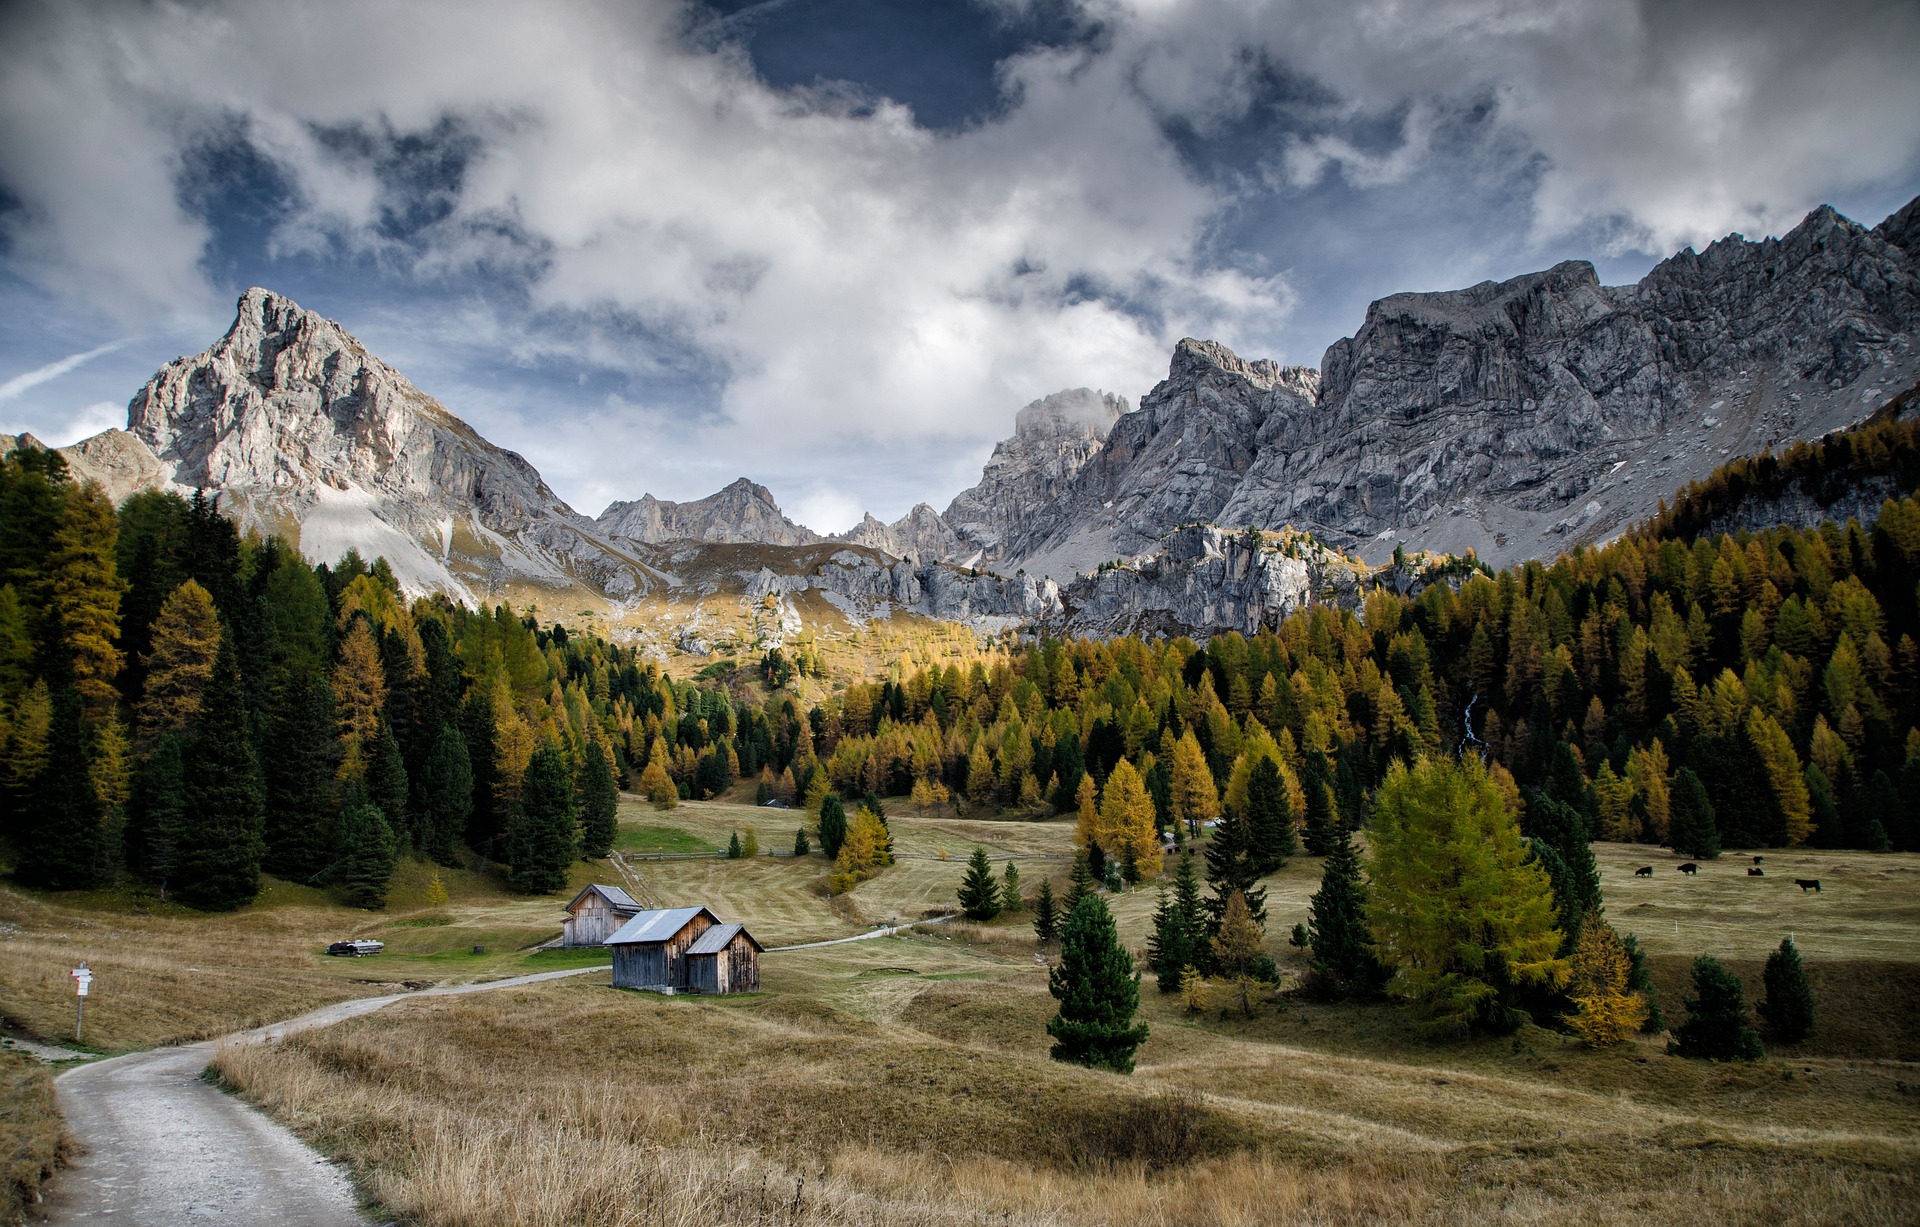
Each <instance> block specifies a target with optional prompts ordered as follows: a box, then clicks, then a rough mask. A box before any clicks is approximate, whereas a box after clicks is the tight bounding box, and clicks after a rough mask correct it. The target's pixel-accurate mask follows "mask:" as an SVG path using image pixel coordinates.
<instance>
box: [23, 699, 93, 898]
mask: <svg viewBox="0 0 1920 1227" xmlns="http://www.w3.org/2000/svg"><path fill="white" fill-rule="evenodd" d="M26 816H27V822H26V823H25V828H26V829H25V833H24V837H23V838H22V839H21V841H20V859H19V863H18V865H17V866H16V868H15V870H14V873H15V876H17V877H18V878H19V879H20V881H22V882H23V883H25V884H26V885H28V886H37V887H40V888H42V889H45V890H89V889H91V888H93V887H96V886H99V885H101V884H102V882H104V881H105V876H106V875H105V870H106V857H107V840H106V832H105V830H104V829H103V828H102V818H103V816H104V815H103V814H102V812H101V807H100V802H99V799H98V798H96V797H95V796H94V791H93V785H92V782H91V781H90V780H89V778H88V773H87V725H86V709H85V705H84V700H83V698H82V696H81V694H80V692H79V691H78V690H77V689H76V688H75V687H73V686H61V687H59V688H58V689H56V690H55V691H54V692H53V704H52V718H51V720H50V722H49V724H48V727H47V751H46V762H45V765H44V766H42V767H41V769H40V771H39V774H38V775H36V776H35V777H34V779H33V780H32V782H31V784H30V785H29V787H28V790H27V808H26Z"/></svg>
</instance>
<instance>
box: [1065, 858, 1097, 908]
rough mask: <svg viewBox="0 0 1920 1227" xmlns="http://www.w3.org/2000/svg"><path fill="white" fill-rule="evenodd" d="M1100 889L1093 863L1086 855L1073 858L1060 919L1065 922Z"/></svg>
mask: <svg viewBox="0 0 1920 1227" xmlns="http://www.w3.org/2000/svg"><path fill="white" fill-rule="evenodd" d="M1097 889H1098V883H1097V881H1096V880H1095V878H1094V876H1093V863H1092V862H1091V861H1090V860H1089V859H1088V858H1087V857H1086V855H1085V854H1084V853H1082V854H1080V855H1076V856H1075V857H1074V858H1073V868H1072V869H1071V870H1069V871H1068V873H1067V893H1066V894H1065V895H1064V896H1063V897H1062V898H1061V900H1060V918H1061V921H1062V923H1064V922H1065V920H1066V917H1067V915H1068V913H1070V912H1072V911H1073V909H1074V908H1076V907H1078V906H1079V904H1080V901H1081V900H1082V899H1084V898H1086V897H1087V896H1088V895H1091V894H1093V893H1094V892H1095V891H1096V890H1097Z"/></svg>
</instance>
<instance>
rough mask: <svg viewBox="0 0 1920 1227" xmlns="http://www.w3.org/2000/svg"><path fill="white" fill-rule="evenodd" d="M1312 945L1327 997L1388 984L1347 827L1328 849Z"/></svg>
mask: <svg viewBox="0 0 1920 1227" xmlns="http://www.w3.org/2000/svg"><path fill="white" fill-rule="evenodd" d="M1307 946H1308V947H1309V949H1310V950H1311V951H1312V952H1313V958H1312V962H1311V964H1310V965H1311V967H1312V970H1313V979H1312V985H1313V989H1314V991H1315V992H1316V993H1318V994H1319V995H1320V996H1322V997H1327V998H1341V997H1353V996H1363V995H1367V994H1371V993H1375V992H1378V991H1379V989H1380V986H1381V985H1382V984H1383V983H1385V982H1386V978H1387V977H1386V973H1385V971H1384V970H1383V969H1382V968H1381V966H1380V963H1379V960H1378V959H1377V958H1375V957H1374V952H1373V935H1372V933H1371V931H1370V930H1369V929H1368V928H1367V888H1366V884H1365V883H1364V882H1362V881H1361V880H1360V857H1359V854H1358V853H1356V852H1355V851H1354V848H1353V837H1352V835H1351V834H1349V833H1348V831H1347V829H1346V827H1345V826H1344V825H1342V826H1341V827H1340V828H1339V829H1338V830H1337V831H1336V832H1335V834H1334V836H1333V839H1332V843H1331V847H1329V849H1328V852H1327V862H1326V867H1325V868H1324V869H1323V870H1322V871H1321V874H1320V889H1319V890H1316V891H1315V892H1314V893H1313V899H1312V900H1311V901H1310V902H1309V903H1308V904H1307Z"/></svg>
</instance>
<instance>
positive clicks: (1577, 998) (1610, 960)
mask: <svg viewBox="0 0 1920 1227" xmlns="http://www.w3.org/2000/svg"><path fill="white" fill-rule="evenodd" d="M1632 975H1633V962H1632V960H1631V959H1630V958H1629V957H1628V955H1627V947H1626V943H1624V942H1622V941H1621V940H1620V935H1619V934H1618V933H1615V932H1614V931H1613V926H1612V925H1609V924H1608V923H1607V922H1606V921H1604V920H1602V919H1601V918H1600V917H1598V916H1589V917H1588V918H1587V922H1586V923H1585V924H1583V925H1581V926H1580V940H1579V941H1577V942H1575V943H1574V947H1573V970H1572V974H1571V975H1570V976H1569V978H1568V983H1567V996H1568V998H1570V999H1571V1000H1572V1001H1573V1003H1574V1005H1575V1006H1576V1007H1577V1009H1576V1010H1575V1012H1574V1013H1573V1014H1571V1015H1568V1017H1567V1025H1568V1026H1570V1027H1572V1028H1573V1030H1574V1033H1575V1034H1576V1035H1578V1036H1579V1037H1580V1038H1581V1039H1583V1040H1585V1041H1586V1042H1587V1044H1588V1045H1589V1046H1591V1047H1594V1048H1610V1047H1612V1046H1613V1045H1615V1044H1618V1043H1620V1042H1621V1041H1622V1040H1624V1039H1626V1038H1627V1037H1629V1036H1631V1035H1632V1034H1634V1032H1636V1031H1638V1030H1639V1029H1640V1024H1641V1023H1644V1022H1645V1021H1647V999H1646V998H1645V997H1644V996H1642V995H1641V994H1639V993H1636V992H1634V991H1633V990H1632V988H1631V987H1630V982H1631V978H1632Z"/></svg>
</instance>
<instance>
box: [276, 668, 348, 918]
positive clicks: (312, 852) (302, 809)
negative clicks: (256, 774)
mask: <svg viewBox="0 0 1920 1227" xmlns="http://www.w3.org/2000/svg"><path fill="white" fill-rule="evenodd" d="M336 744H337V743H336V742H335V741H334V711H333V689H332V687H330V686H328V685H327V680H326V678H325V677H324V676H323V675H321V674H320V673H318V672H317V671H315V670H312V669H305V668H298V669H286V670H281V671H280V675H279V677H278V678H277V679H276V681H275V684H274V685H273V686H271V687H270V688H269V690H268V696H267V719H266V728H265V731H264V733H263V736H262V739H261V743H260V749H261V755H260V758H261V762H260V769H261V774H262V776H263V777H264V779H263V782H264V784H265V787H266V798H267V818H266V834H265V839H266V854H265V858H264V859H263V861H262V862H261V864H262V867H263V868H265V869H266V871H267V872H268V873H271V874H274V875H276V876H279V877H282V878H288V879H291V880H293V881H296V882H311V881H313V880H314V879H315V878H316V877H317V876H318V875H319V874H320V873H321V872H322V871H323V870H324V869H325V868H326V867H327V862H328V860H329V857H330V853H331V849H332V840H333V831H332V827H333V819H334V797H333V766H334V763H333V758H334V749H335V746H336Z"/></svg>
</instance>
